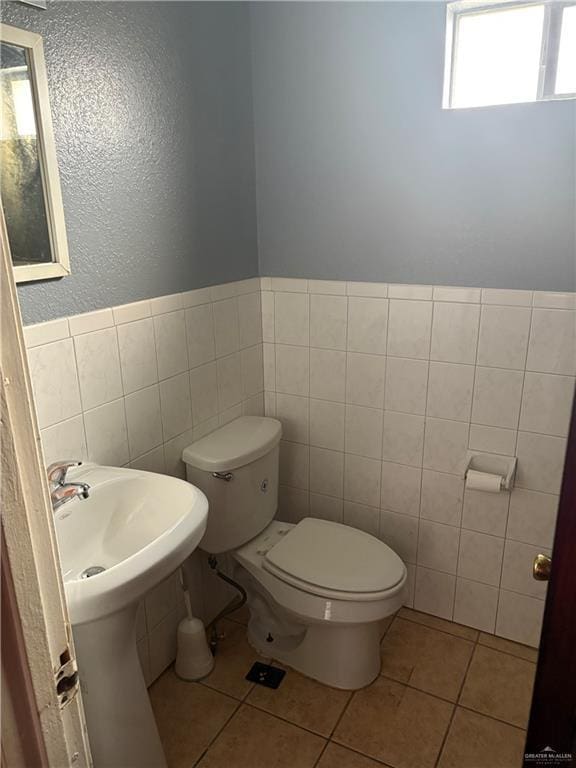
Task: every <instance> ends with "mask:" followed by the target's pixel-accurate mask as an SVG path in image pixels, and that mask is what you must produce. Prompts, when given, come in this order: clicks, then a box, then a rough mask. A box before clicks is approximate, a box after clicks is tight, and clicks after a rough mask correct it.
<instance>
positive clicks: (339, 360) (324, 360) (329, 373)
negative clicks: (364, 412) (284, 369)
mask: <svg viewBox="0 0 576 768" xmlns="http://www.w3.org/2000/svg"><path fill="white" fill-rule="evenodd" d="M345 390H346V353H345V352H337V351H335V350H331V349H310V397H315V398H318V399H320V400H335V401H337V402H340V403H343V402H344V397H345Z"/></svg>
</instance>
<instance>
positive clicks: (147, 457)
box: [130, 445, 166, 475]
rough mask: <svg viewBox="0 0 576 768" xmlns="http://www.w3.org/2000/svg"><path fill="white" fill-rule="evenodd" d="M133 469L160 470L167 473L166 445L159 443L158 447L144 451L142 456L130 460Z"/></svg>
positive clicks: (159, 471) (160, 472)
mask: <svg viewBox="0 0 576 768" xmlns="http://www.w3.org/2000/svg"><path fill="white" fill-rule="evenodd" d="M130 467H131V468H132V469H140V470H142V471H144V472H158V473H159V474H162V475H163V474H165V473H166V459H165V457H164V446H163V445H159V446H158V447H157V448H153V449H152V450H151V451H148V453H144V454H143V455H142V456H138V458H137V459H134V460H133V461H131V462H130Z"/></svg>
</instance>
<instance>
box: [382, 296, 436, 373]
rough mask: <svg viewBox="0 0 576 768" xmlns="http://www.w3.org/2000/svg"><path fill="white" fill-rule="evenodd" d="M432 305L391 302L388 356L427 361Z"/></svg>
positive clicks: (399, 301) (413, 302) (403, 301)
mask: <svg viewBox="0 0 576 768" xmlns="http://www.w3.org/2000/svg"><path fill="white" fill-rule="evenodd" d="M431 323H432V303H431V302H422V301H405V300H401V299H398V300H391V301H390V315H389V319H388V354H389V355H395V356H396V357H414V358H419V359H423V360H427V359H428V358H429V356H430V328H431Z"/></svg>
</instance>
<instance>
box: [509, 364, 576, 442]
mask: <svg viewBox="0 0 576 768" xmlns="http://www.w3.org/2000/svg"><path fill="white" fill-rule="evenodd" d="M573 399H574V379H573V378H572V377H571V376H556V375H554V374H549V373H531V372H530V371H527V372H526V377H525V379H524V391H523V394H522V410H521V412H520V429H522V430H524V431H526V432H540V433H542V434H545V435H556V436H558V437H565V436H566V435H567V434H568V428H569V426H570V413H571V411H572V401H573Z"/></svg>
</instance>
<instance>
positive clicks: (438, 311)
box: [430, 302, 480, 363]
mask: <svg viewBox="0 0 576 768" xmlns="http://www.w3.org/2000/svg"><path fill="white" fill-rule="evenodd" d="M479 320H480V307H479V306H478V305H476V304H456V303H454V304H451V303H441V302H440V303H435V304H434V320H433V324H432V344H431V349H430V359H431V360H439V361H441V362H445V363H474V362H475V361H476V346H477V342H478V324H479Z"/></svg>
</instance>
